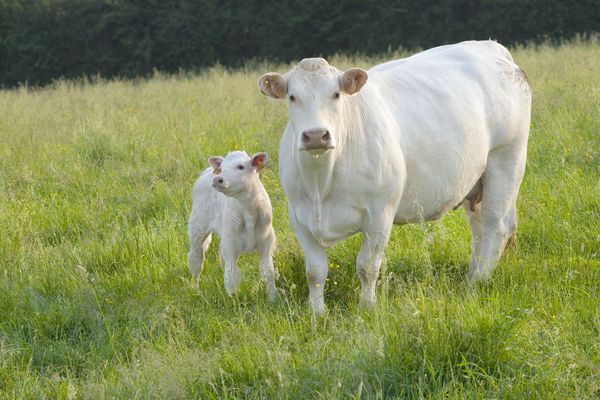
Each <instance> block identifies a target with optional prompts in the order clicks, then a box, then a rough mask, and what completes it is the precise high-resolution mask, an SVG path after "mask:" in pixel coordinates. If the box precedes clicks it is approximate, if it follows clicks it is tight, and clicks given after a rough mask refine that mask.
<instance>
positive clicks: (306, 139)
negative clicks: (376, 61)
mask: <svg viewBox="0 0 600 400" xmlns="http://www.w3.org/2000/svg"><path fill="white" fill-rule="evenodd" d="M367 78H368V76H367V73H366V72H365V71H364V70H362V69H360V68H351V69H349V70H347V71H346V72H342V71H340V70H338V69H337V68H334V67H332V66H330V65H329V64H328V63H327V61H325V60H324V59H323V58H305V59H304V60H302V61H300V62H299V63H298V65H296V66H295V67H294V68H293V69H292V70H291V71H289V72H288V73H286V74H285V75H280V74H278V73H276V72H269V73H267V74H264V75H263V76H261V77H260V79H259V80H258V86H259V87H260V90H261V92H262V93H263V94H265V95H267V96H270V97H273V98H276V99H285V98H287V100H288V117H289V122H290V126H291V128H292V129H293V131H294V134H295V136H296V144H297V148H298V150H300V151H308V152H309V153H311V154H322V153H325V152H327V151H328V150H330V149H333V148H335V147H336V144H337V143H338V141H339V139H340V137H341V136H340V135H343V134H344V132H342V130H343V128H342V127H343V124H342V120H343V118H348V117H352V116H348V115H344V109H345V107H344V102H346V101H348V100H349V97H350V96H352V95H354V94H355V93H357V92H358V91H359V90H360V89H361V88H362V87H363V85H364V84H365V83H366V82H367Z"/></svg>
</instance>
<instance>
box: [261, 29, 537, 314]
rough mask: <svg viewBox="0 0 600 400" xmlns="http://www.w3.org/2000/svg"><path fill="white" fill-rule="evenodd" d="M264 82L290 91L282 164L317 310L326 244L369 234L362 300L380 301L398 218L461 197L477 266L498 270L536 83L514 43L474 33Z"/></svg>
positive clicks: (484, 271) (360, 267)
mask: <svg viewBox="0 0 600 400" xmlns="http://www.w3.org/2000/svg"><path fill="white" fill-rule="evenodd" d="M367 80H368V81H367ZM258 83H259V87H260V89H261V91H262V92H263V93H264V94H266V95H268V96H271V97H274V98H278V99H281V98H286V97H287V99H288V101H289V105H288V113H289V123H288V125H287V128H286V129H285V132H284V134H283V138H282V140H281V144H280V149H279V173H280V178H281V184H282V186H283V188H284V190H285V192H286V194H287V197H288V211H289V217H290V221H291V223H292V226H293V228H294V231H295V233H296V235H297V237H298V240H299V242H300V245H301V247H302V250H303V251H304V254H305V262H306V276H307V279H308V283H309V297H310V304H311V306H312V308H313V309H314V310H315V311H316V312H318V313H320V312H322V311H323V308H324V300H323V289H324V287H325V280H326V277H327V255H326V252H325V249H327V248H328V247H330V246H332V245H333V244H335V243H336V242H338V241H340V240H342V239H345V238H347V237H348V236H350V235H353V234H355V233H357V232H362V233H363V241H362V246H361V248H360V251H359V253H358V258H357V260H356V270H357V273H358V276H359V278H360V283H361V288H362V290H361V292H362V293H361V303H362V304H364V305H367V306H369V305H373V304H374V303H375V284H376V281H377V277H378V274H379V267H380V264H381V261H382V257H383V255H384V250H385V247H386V244H387V241H388V238H389V235H390V230H391V228H392V225H393V224H405V223H411V222H418V221H424V220H432V219H436V218H439V217H441V216H442V215H444V214H445V213H446V212H448V211H449V210H452V209H453V208H455V207H457V206H458V205H461V204H462V205H463V206H464V208H465V210H466V212H467V214H468V216H469V224H470V227H471V232H472V255H471V263H470V267H469V274H468V277H469V279H470V281H476V280H480V279H484V278H487V277H488V276H489V275H490V273H491V272H492V270H493V269H494V266H495V265H496V263H497V262H498V259H499V258H500V255H501V254H502V251H503V248H504V245H505V244H506V241H507V239H508V238H509V237H510V236H511V235H512V233H513V232H514V230H515V227H516V208H515V203H516V199H517V193H518V190H519V185H520V183H521V179H522V176H523V171H524V168H525V160H526V154H527V137H528V133H529V123H530V114H531V88H530V86H529V83H528V81H527V78H526V76H525V74H524V72H523V71H522V70H521V69H520V68H519V67H518V66H517V65H516V64H515V63H514V62H513V60H512V57H511V55H510V53H509V52H508V50H506V49H505V48H504V47H503V46H501V45H499V44H498V43H496V42H493V41H481V42H476V41H470V42H463V43H459V44H455V45H448V46H441V47H437V48H434V49H430V50H427V51H424V52H421V53H418V54H416V55H413V56H411V57H408V58H405V59H400V60H395V61H390V62H387V63H384V64H380V65H377V66H375V67H373V68H371V69H370V70H369V71H368V72H366V71H363V70H362V69H358V68H352V69H349V70H347V71H345V72H342V71H340V70H338V69H336V68H334V67H332V66H330V65H329V64H328V63H327V61H325V60H324V59H322V58H309V59H304V60H302V61H301V62H299V63H298V65H296V66H295V67H294V68H293V69H292V70H291V71H289V72H287V73H286V74H285V75H283V76H282V75H280V74H277V73H268V74H265V75H263V76H262V77H261V78H260V79H259V82H258Z"/></svg>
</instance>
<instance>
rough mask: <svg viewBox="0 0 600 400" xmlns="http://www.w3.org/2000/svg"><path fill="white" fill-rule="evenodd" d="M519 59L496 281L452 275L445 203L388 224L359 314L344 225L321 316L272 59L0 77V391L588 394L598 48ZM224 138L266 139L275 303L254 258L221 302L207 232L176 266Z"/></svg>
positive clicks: (598, 149) (596, 216)
mask: <svg viewBox="0 0 600 400" xmlns="http://www.w3.org/2000/svg"><path fill="white" fill-rule="evenodd" d="M513 56H514V58H515V60H516V61H517V62H518V63H519V65H521V66H522V67H523V68H524V69H525V70H526V72H527V74H528V76H529V79H530V81H531V83H532V85H533V87H534V106H533V122H532V130H531V136H530V144H529V159H528V167H527V171H526V175H525V179H524V182H523V185H522V189H521V194H520V198H519V228H518V244H517V245H516V246H514V247H511V248H509V249H507V251H506V252H505V255H504V257H503V259H502V261H501V263H500V265H499V267H498V269H497V270H496V273H495V274H494V277H493V279H492V281H491V282H490V283H488V284H485V285H482V286H480V287H477V288H475V289H471V288H469V287H468V286H467V285H466V283H465V274H466V270H467V264H468V260H469V231H468V227H467V224H466V220H465V216H464V215H463V213H462V211H455V212H453V213H451V214H450V215H448V216H446V217H445V218H444V219H443V220H441V221H438V222H433V223H424V224H417V225H410V226H404V227H397V228H394V231H393V233H392V238H391V241H390V245H389V247H388V251H387V253H386V254H387V260H386V264H385V267H384V271H383V274H382V277H381V279H380V283H379V288H378V296H379V304H378V306H377V308H376V309H375V310H374V311H373V312H371V313H366V312H364V311H362V310H360V309H358V308H357V306H356V303H357V300H358V294H359V283H358V279H357V278H356V275H355V272H354V260H355V257H356V254H357V251H358V246H359V238H358V237H356V238H352V239H350V240H348V241H346V242H343V243H341V244H340V245H338V246H336V247H335V248H334V249H332V250H331V251H330V252H329V254H330V276H329V281H328V284H327V288H326V303H327V306H328V312H327V313H326V315H325V316H324V317H322V318H319V319H314V318H313V317H312V316H311V315H310V313H309V312H308V310H307V309H306V299H307V288H306V282H305V279H304V272H303V269H304V267H303V256H302V253H301V251H300V250H299V247H298V244H297V243H296V241H295V238H294V235H293V232H292V231H291V229H290V226H289V224H288V220H287V211H286V200H285V197H284V195H283V192H282V190H281V188H280V187H279V184H278V180H277V148H278V144H279V138H280V136H281V132H282V131H283V128H284V125H285V123H286V111H285V105H284V104H283V103H280V102H275V101H269V100H268V99H266V98H265V97H263V96H262V95H260V93H259V92H258V89H257V87H256V80H257V78H258V76H259V75H260V74H261V73H262V72H265V71H267V70H271V69H275V70H279V71H284V70H286V68H287V67H286V66H269V65H265V66H261V67H260V68H256V69H254V68H247V69H246V70H240V71H234V72H231V71H226V70H224V69H222V68H214V69H212V70H209V71H207V72H206V73H204V74H202V75H199V76H187V75H181V76H177V77H166V76H156V77H154V78H153V79H151V80H142V81H137V82H126V81H102V80H100V81H97V82H94V83H84V82H57V83H56V84H55V85H53V86H51V87H48V88H45V89H39V90H28V89H20V90H13V91H1V92H0V173H1V175H0V397H4V398H7V399H8V398H10V399H12V398H32V399H38V398H44V397H46V398H89V399H98V398H126V399H133V398H159V399H163V398H240V397H242V398H293V399H305V398H322V399H331V398H359V397H360V398H365V399H367V398H372V399H375V398H390V397H401V398H404V397H410V398H422V397H428V398H440V399H441V398H542V399H545V398H577V399H585V398H594V397H597V396H600V383H599V382H600V293H599V292H598V290H599V287H598V283H599V282H600V45H599V44H598V43H597V42H595V43H576V44H571V45H567V46H563V47H560V48H550V47H538V48H533V47H531V48H520V49H516V50H514V51H513ZM381 60H383V58H382V59H380V60H377V59H370V60H366V59H361V58H355V57H341V56H340V57H338V58H337V60H332V63H334V64H336V65H339V66H340V67H343V68H346V67H349V66H351V65H357V66H361V67H368V66H369V65H372V63H374V62H378V61H381ZM336 61H337V62H336ZM233 149H244V150H246V151H247V152H249V153H251V152H256V151H267V152H269V154H270V156H271V163H270V165H269V167H268V168H267V169H265V170H264V174H263V176H262V179H263V182H264V183H265V186H266V188H267V190H268V192H269V194H270V196H271V200H272V203H273V206H274V214H275V217H274V218H275V220H274V225H275V230H276V234H277V237H278V247H277V252H276V254H275V263H276V266H277V268H278V269H279V271H280V273H281V278H280V279H279V281H278V287H279V288H280V297H279V299H278V301H277V303H276V304H274V305H271V304H269V303H268V302H267V301H266V294H265V291H264V288H263V285H262V283H261V282H260V280H259V273H258V268H257V263H258V259H257V257H256V256H244V257H243V258H242V259H241V268H242V274H243V276H242V286H241V292H240V293H239V295H238V296H236V297H235V298H233V299H232V298H229V297H227V296H226V295H225V292H224V289H223V283H222V276H221V270H220V267H219V264H218V255H217V252H216V250H215V248H214V247H213V248H212V249H211V251H210V252H209V256H208V261H207V265H206V268H205V271H204V273H203V275H202V278H201V281H200V284H199V286H197V287H196V286H194V285H193V284H192V282H191V281H190V279H189V277H188V275H187V270H186V266H185V257H186V254H187V248H186V247H187V235H186V221H187V216H188V213H189V210H190V205H191V199H190V190H191V186H192V184H193V182H194V180H195V178H196V176H197V174H198V172H199V171H200V170H201V169H203V168H205V167H206V159H207V158H208V157H209V156H211V155H223V154H226V153H227V152H228V151H230V150H233Z"/></svg>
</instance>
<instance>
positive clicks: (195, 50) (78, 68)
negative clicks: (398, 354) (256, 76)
mask: <svg viewBox="0 0 600 400" xmlns="http://www.w3.org/2000/svg"><path fill="white" fill-rule="evenodd" d="M599 30H600V2H598V1H597V0H581V1H577V2H571V1H566V0H427V1H417V0H366V1H358V0H345V1H330V0H303V1H289V0H283V1H282V0H279V1H273V0H225V1H218V0H165V1H159V0H148V1H140V0H37V1H31V0H0V85H4V86H14V85H17V84H19V83H29V84H44V83H48V82H50V81H51V80H52V79H56V78H60V77H65V78H73V77H81V76H93V75H96V74H100V75H102V76H106V77H113V76H122V77H133V76H140V75H142V76H145V75H148V74H151V73H152V71H153V70H160V71H166V72H176V71H178V70H180V69H185V70H193V69H196V68H200V67H203V66H207V65H214V64H216V63H221V64H223V65H226V66H233V67H235V66H239V65H241V64H243V63H244V62H245V61H246V60H248V59H267V60H272V61H284V62H287V61H290V60H294V59H299V58H302V57H306V56H314V55H324V56H327V55H331V54H334V53H362V54H367V55H372V54H378V53H383V52H386V51H388V50H389V49H392V50H395V49H398V48H400V47H405V48H411V49H413V48H417V47H423V48H427V47H432V46H435V45H440V44H444V43H451V42H457V41H461V40H466V39H487V38H494V39H497V40H499V41H500V42H501V43H504V44H515V43H524V42H528V41H536V42H538V41H544V40H551V41H560V40H563V39H570V38H572V37H574V36H575V35H578V34H579V35H583V36H588V35H590V34H592V33H593V32H597V31H599Z"/></svg>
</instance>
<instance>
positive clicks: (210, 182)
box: [188, 151, 277, 301]
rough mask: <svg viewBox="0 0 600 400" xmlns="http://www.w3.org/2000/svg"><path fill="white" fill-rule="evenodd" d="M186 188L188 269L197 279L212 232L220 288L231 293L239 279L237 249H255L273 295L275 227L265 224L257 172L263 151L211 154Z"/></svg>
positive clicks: (267, 209)
mask: <svg viewBox="0 0 600 400" xmlns="http://www.w3.org/2000/svg"><path fill="white" fill-rule="evenodd" d="M208 163H209V164H210V166H211V167H212V168H207V169H206V170H204V172H202V173H201V174H200V177H199V178H198V180H197V181H196V183H195V184H194V189H193V192H192V212H191V214H190V218H189V221H188V233H189V239H190V252H189V253H188V269H189V271H190V273H191V274H192V277H193V278H194V279H198V276H199V275H200V272H201V271H202V266H203V264H204V254H205V253H206V251H207V250H208V246H209V245H210V242H211V233H212V232H215V233H216V234H217V236H218V237H219V238H220V240H221V246H220V249H219V253H220V256H221V264H222V265H223V276H224V280H225V289H226V291H227V293H229V294H230V295H231V294H233V293H235V292H236V291H237V289H238V287H239V283H240V270H239V269H238V266H237V259H238V257H239V256H240V254H241V253H243V252H247V251H253V250H257V251H258V254H259V256H260V271H261V275H262V278H263V280H264V281H265V283H266V285H267V295H268V297H269V300H271V301H272V300H274V299H275V278H276V274H277V273H276V271H275V269H274V268H273V250H274V248H275V232H274V231H273V226H272V224H271V221H272V216H273V211H272V208H271V201H270V200H269V195H268V194H267V191H266V190H265V188H264V186H263V185H262V183H261V182H260V179H259V177H258V172H259V171H260V170H261V169H262V168H263V167H264V166H265V165H266V163H267V153H256V154H254V155H253V156H252V157H251V158H250V157H248V155H247V154H246V153H245V152H242V151H234V152H232V153H229V154H228V155H227V157H225V158H223V157H211V158H209V159H208Z"/></svg>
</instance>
